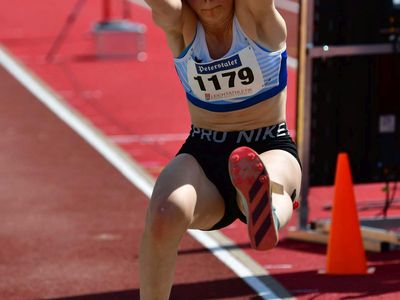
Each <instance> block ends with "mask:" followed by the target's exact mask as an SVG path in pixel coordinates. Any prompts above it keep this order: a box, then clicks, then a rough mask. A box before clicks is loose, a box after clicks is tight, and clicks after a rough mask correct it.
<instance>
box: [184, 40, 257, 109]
mask: <svg viewBox="0 0 400 300" xmlns="http://www.w3.org/2000/svg"><path fill="white" fill-rule="evenodd" d="M187 68H188V69H187V71H188V72H187V75H188V80H189V85H190V87H191V89H192V92H193V93H194V94H195V95H196V97H197V98H198V99H201V100H203V101H207V102H212V101H219V100H228V99H229V101H230V102H235V98H241V97H247V96H251V95H254V94H256V93H257V92H258V91H260V90H261V89H262V87H263V85H264V79H263V75H262V72H261V69H260V66H259V64H258V62H257V58H256V56H255V54H254V52H253V50H252V49H251V48H250V47H246V48H244V49H242V50H241V51H239V52H238V53H236V54H234V55H232V56H230V57H227V58H221V59H218V60H215V61H213V62H210V63H197V62H195V61H194V60H193V59H190V60H189V62H188V66H187Z"/></svg>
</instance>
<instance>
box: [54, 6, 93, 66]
mask: <svg viewBox="0 0 400 300" xmlns="http://www.w3.org/2000/svg"><path fill="white" fill-rule="evenodd" d="M85 2H86V0H78V1H77V2H76V3H75V5H74V6H73V8H72V10H71V12H70V14H69V15H68V17H67V20H66V21H65V23H64V26H63V28H62V29H61V31H60V33H59V34H58V36H57V37H56V39H55V40H54V42H53V44H52V45H51V47H50V50H49V52H47V55H46V61H47V62H51V61H52V60H53V58H54V55H55V54H56V53H57V52H58V50H59V49H60V47H61V44H62V42H63V41H64V40H65V38H66V37H67V34H68V31H69V29H70V28H71V26H72V24H73V23H74V22H75V20H76V18H77V16H78V14H79V12H80V10H81V8H82V7H83V5H84V4H85Z"/></svg>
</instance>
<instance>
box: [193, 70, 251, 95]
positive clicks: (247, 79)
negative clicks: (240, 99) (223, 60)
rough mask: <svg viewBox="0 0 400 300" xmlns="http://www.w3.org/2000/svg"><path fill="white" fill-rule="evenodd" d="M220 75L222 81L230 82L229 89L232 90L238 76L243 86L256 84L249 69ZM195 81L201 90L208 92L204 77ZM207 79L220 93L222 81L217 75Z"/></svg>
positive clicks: (196, 78)
mask: <svg viewBox="0 0 400 300" xmlns="http://www.w3.org/2000/svg"><path fill="white" fill-rule="evenodd" d="M220 74H221V76H222V77H223V78H222V80H228V87H230V88H233V87H235V83H236V80H235V79H236V76H237V77H238V78H239V80H240V83H241V84H242V85H248V84H251V83H253V82H254V74H253V71H252V70H251V69H250V68H249V67H245V68H242V69H240V70H238V71H231V72H226V73H220ZM225 78H226V79H225ZM193 79H194V80H196V81H197V83H198V84H199V87H200V90H202V91H206V87H205V84H204V81H203V80H204V79H203V77H202V76H196V77H194V78H193ZM206 79H207V80H208V81H210V82H212V83H213V85H214V88H215V90H217V91H218V90H220V89H221V84H220V79H219V78H218V76H217V74H214V75H212V76H211V77H208V78H206Z"/></svg>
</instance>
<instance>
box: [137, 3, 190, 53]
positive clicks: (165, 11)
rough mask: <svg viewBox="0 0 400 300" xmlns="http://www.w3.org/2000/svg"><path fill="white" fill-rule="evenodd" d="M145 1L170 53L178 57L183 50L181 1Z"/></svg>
mask: <svg viewBox="0 0 400 300" xmlns="http://www.w3.org/2000/svg"><path fill="white" fill-rule="evenodd" d="M145 1H146V2H147V4H148V5H149V6H150V7H151V10H152V14H153V20H154V22H155V23H156V24H157V25H158V26H160V27H161V28H162V29H163V30H164V32H165V34H166V37H167V42H168V45H169V47H170V48H171V50H172V53H173V54H174V56H178V55H179V54H180V53H181V52H182V50H183V49H185V43H184V38H183V23H184V10H185V7H184V6H185V5H184V4H183V3H182V0H145ZM186 9H187V8H186Z"/></svg>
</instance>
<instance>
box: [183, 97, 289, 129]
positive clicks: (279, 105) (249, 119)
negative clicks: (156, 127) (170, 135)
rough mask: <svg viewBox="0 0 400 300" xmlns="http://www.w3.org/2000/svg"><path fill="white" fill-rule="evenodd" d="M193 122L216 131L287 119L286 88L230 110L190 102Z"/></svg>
mask: <svg viewBox="0 0 400 300" xmlns="http://www.w3.org/2000/svg"><path fill="white" fill-rule="evenodd" d="M189 112H190V116H191V121H192V124H193V125H195V126H196V127H199V128H205V129H212V130H215V131H238V130H250V129H256V128H262V127H267V126H270V125H274V124H279V123H282V122H285V120H286V89H284V90H283V91H282V92H280V93H279V94H278V95H276V96H274V97H272V98H270V99H267V100H265V101H262V102H260V103H258V104H255V105H253V106H250V107H247V108H244V109H239V110H235V111H230V112H213V111H208V110H205V109H202V108H199V107H197V106H195V105H193V104H191V103H190V102H189Z"/></svg>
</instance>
